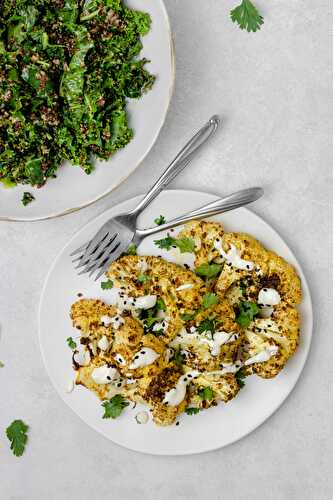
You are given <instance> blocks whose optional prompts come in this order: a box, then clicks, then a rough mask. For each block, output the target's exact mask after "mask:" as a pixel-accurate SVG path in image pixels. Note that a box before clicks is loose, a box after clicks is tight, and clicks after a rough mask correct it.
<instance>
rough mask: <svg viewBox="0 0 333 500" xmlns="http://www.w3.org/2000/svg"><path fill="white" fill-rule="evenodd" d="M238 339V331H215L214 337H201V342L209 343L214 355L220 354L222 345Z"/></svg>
mask: <svg viewBox="0 0 333 500" xmlns="http://www.w3.org/2000/svg"><path fill="white" fill-rule="evenodd" d="M237 339H238V335H237V333H232V332H231V333H227V332H215V333H214V337H213V339H207V338H201V339H200V340H199V342H200V343H201V344H208V345H209V348H210V352H211V354H212V356H218V355H219V354H220V351H221V346H222V345H224V344H228V343H229V342H234V341H235V340H237Z"/></svg>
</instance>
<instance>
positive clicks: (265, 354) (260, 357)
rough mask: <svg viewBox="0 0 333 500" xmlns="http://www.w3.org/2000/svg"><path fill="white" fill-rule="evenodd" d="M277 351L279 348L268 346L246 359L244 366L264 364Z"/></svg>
mask: <svg viewBox="0 0 333 500" xmlns="http://www.w3.org/2000/svg"><path fill="white" fill-rule="evenodd" d="M278 350H279V348H278V347H277V346H276V345H270V346H268V347H266V348H265V349H263V350H262V351H260V352H258V353H257V354H255V355H254V356H252V357H251V358H249V359H247V360H246V361H245V363H244V365H245V366H248V365H253V364H254V363H264V362H265V361H268V360H269V359H270V358H271V357H272V356H275V354H276V353H277V352H278Z"/></svg>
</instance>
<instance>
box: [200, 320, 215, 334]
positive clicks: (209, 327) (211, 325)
mask: <svg viewBox="0 0 333 500" xmlns="http://www.w3.org/2000/svg"><path fill="white" fill-rule="evenodd" d="M215 331H216V320H215V318H213V319H209V318H206V319H204V320H203V321H201V323H200V324H199V326H198V332H199V333H204V332H211V333H212V334H213V333H215Z"/></svg>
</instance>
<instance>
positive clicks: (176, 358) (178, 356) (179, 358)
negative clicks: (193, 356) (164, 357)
mask: <svg viewBox="0 0 333 500" xmlns="http://www.w3.org/2000/svg"><path fill="white" fill-rule="evenodd" d="M171 361H173V362H174V363H176V365H177V366H182V365H183V364H184V363H185V356H184V354H183V353H182V352H181V347H180V346H178V347H177V349H175V352H174V355H173V357H172V358H171Z"/></svg>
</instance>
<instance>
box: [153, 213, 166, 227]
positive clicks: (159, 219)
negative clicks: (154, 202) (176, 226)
mask: <svg viewBox="0 0 333 500" xmlns="http://www.w3.org/2000/svg"><path fill="white" fill-rule="evenodd" d="M154 222H155V224H156V225H157V226H162V224H165V222H166V220H165V217H164V215H160V216H159V217H157V219H155V220H154Z"/></svg>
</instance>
